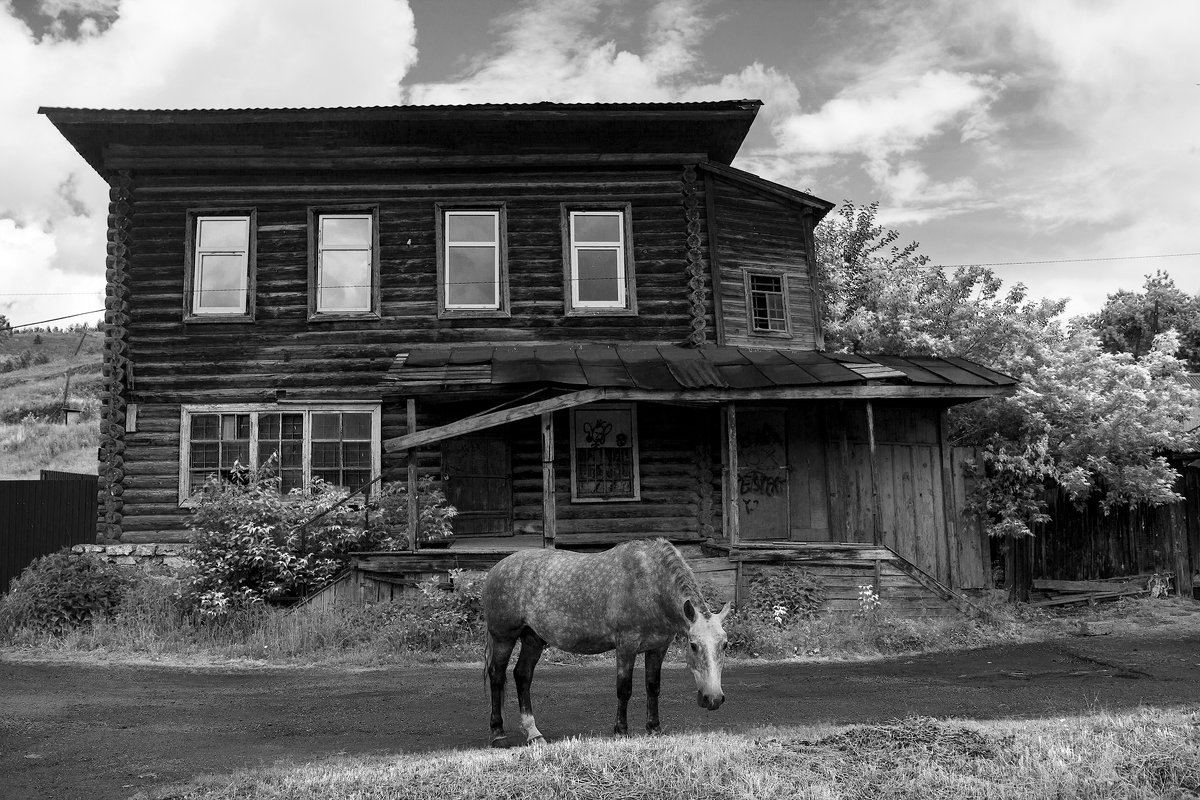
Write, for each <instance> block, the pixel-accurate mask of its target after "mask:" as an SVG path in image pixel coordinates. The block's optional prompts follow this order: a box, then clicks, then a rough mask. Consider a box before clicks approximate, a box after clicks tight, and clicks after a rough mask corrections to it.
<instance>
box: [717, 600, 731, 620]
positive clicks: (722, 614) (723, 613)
mask: <svg viewBox="0 0 1200 800" xmlns="http://www.w3.org/2000/svg"><path fill="white" fill-rule="evenodd" d="M730 611H733V603H726V604H725V605H724V606H722V608H721V610H720V611H718V612H717V622H724V621H725V617H727V616H729V612H730Z"/></svg>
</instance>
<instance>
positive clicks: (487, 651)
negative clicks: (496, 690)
mask: <svg viewBox="0 0 1200 800" xmlns="http://www.w3.org/2000/svg"><path fill="white" fill-rule="evenodd" d="M483 637H484V638H483V679H484V680H485V681H488V680H491V677H492V633H491V631H486V632H484V634H483Z"/></svg>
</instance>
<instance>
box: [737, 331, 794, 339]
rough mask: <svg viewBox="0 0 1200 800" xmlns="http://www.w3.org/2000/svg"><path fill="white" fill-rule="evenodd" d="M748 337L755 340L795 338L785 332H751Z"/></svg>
mask: <svg viewBox="0 0 1200 800" xmlns="http://www.w3.org/2000/svg"><path fill="white" fill-rule="evenodd" d="M748 335H749V336H751V337H752V338H755V339H792V338H794V337H793V336H792V335H791V334H790V333H785V332H784V331H756V330H751V331H750V333H749V334H748Z"/></svg>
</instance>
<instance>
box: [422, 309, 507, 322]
mask: <svg viewBox="0 0 1200 800" xmlns="http://www.w3.org/2000/svg"><path fill="white" fill-rule="evenodd" d="M463 318H466V319H511V318H512V312H510V311H509V310H508V309H503V308H500V309H497V308H441V309H438V319H463Z"/></svg>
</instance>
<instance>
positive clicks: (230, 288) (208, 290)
mask: <svg viewBox="0 0 1200 800" xmlns="http://www.w3.org/2000/svg"><path fill="white" fill-rule="evenodd" d="M245 264H246V262H245V260H244V259H243V258H242V256H227V255H210V254H201V255H200V265H199V270H198V272H199V274H198V275H197V276H196V292H197V294H198V295H199V299H198V300H197V303H196V307H197V308H235V307H236V308H241V307H242V303H243V302H244V301H245V291H244V290H243V289H242V283H243V281H244V279H245V277H246V266H245Z"/></svg>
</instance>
